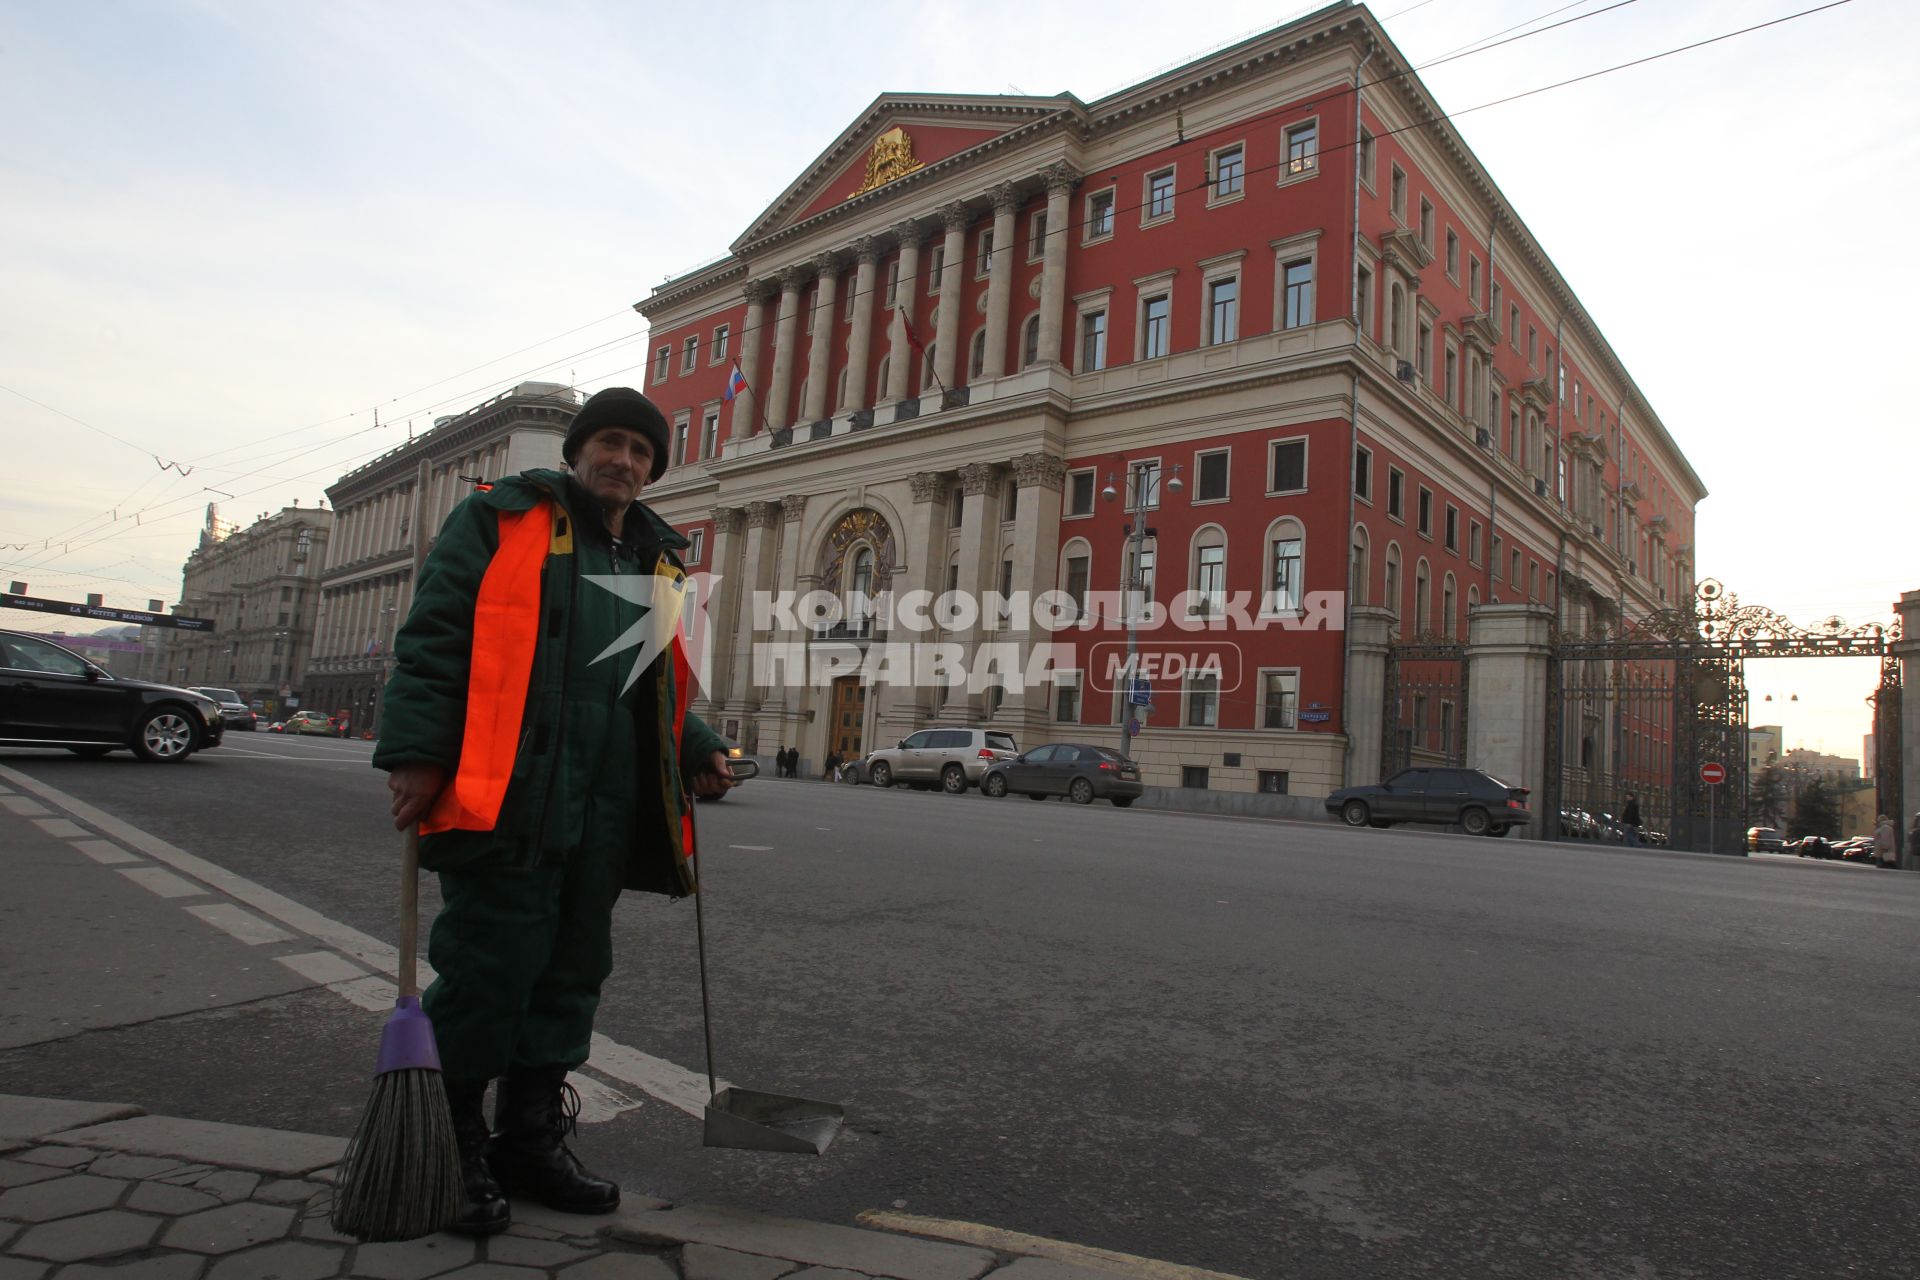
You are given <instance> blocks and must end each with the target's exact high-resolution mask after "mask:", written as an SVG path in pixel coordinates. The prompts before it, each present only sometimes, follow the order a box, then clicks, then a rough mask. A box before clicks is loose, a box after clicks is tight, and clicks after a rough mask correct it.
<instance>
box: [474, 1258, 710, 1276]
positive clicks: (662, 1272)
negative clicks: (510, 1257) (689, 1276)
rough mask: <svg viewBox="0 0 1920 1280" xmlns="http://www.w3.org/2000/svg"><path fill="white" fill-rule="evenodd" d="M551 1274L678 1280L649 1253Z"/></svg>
mask: <svg viewBox="0 0 1920 1280" xmlns="http://www.w3.org/2000/svg"><path fill="white" fill-rule="evenodd" d="M455 1274H456V1275H458V1274H460V1273H458V1272H456V1273H455ZM554 1274H555V1275H556V1276H560V1277H562V1280H679V1277H677V1276H675V1275H674V1274H673V1267H672V1266H670V1265H669V1264H668V1263H667V1261H666V1259H664V1258H656V1257H654V1256H653V1255H652V1254H650V1253H603V1254H601V1255H600V1256H599V1257H597V1258H589V1259H587V1260H586V1261H585V1262H577V1263H575V1264H574V1265H573V1266H571V1267H566V1268H564V1269H562V1270H560V1271H556V1272H554ZM449 1280H451V1278H449Z"/></svg>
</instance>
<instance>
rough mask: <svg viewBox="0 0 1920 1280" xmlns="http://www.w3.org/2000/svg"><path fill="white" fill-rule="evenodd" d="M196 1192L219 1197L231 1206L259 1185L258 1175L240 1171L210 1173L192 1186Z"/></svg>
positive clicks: (243, 1198) (250, 1193) (225, 1170)
mask: <svg viewBox="0 0 1920 1280" xmlns="http://www.w3.org/2000/svg"><path fill="white" fill-rule="evenodd" d="M193 1185H194V1189H195V1190H197V1191H205V1192H207V1193H208V1194H209V1195H216V1196H219V1197H220V1199H221V1200H223V1201H225V1202H226V1203H228V1204H232V1203H233V1202H234V1201H236V1200H245V1199H246V1198H247V1197H249V1196H251V1195H252V1194H253V1191H254V1188H255V1187H258V1186H259V1185H260V1175H259V1174H257V1173H247V1172H245V1171H243V1170H240V1169H222V1170H220V1172H218V1173H210V1174H208V1175H207V1176H206V1177H204V1178H202V1179H200V1181H198V1182H196V1183H194V1184H193Z"/></svg>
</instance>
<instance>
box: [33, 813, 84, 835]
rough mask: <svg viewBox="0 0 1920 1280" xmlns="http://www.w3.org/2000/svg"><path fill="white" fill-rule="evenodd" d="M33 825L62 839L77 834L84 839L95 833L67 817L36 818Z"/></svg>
mask: <svg viewBox="0 0 1920 1280" xmlns="http://www.w3.org/2000/svg"><path fill="white" fill-rule="evenodd" d="M33 825H34V826H36V827H38V828H40V829H41V830H42V831H44V832H46V833H47V834H48V835H50V836H59V837H60V838H61V839H62V840H71V839H73V838H74V837H75V836H79V837H81V838H82V839H84V838H86V837H87V836H90V835H92V834H93V832H91V831H89V830H87V829H86V828H85V827H83V826H81V825H80V824H79V823H77V822H72V821H69V820H68V819H66V818H35V819H34V820H33Z"/></svg>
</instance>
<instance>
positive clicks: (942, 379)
mask: <svg viewBox="0 0 1920 1280" xmlns="http://www.w3.org/2000/svg"><path fill="white" fill-rule="evenodd" d="M940 220H941V222H942V223H943V224H944V225H945V226H946V229H947V238H946V241H945V244H946V262H945V265H944V267H943V269H942V270H941V272H940V324H939V326H938V333H939V343H940V345H939V346H937V347H935V348H934V352H933V373H934V377H935V378H937V379H938V380H939V383H940V385H941V386H943V387H951V386H952V385H953V371H954V370H955V369H957V368H959V367H960V366H959V353H960V352H961V351H962V350H963V349H964V348H965V347H966V345H967V335H966V331H965V326H964V325H963V324H962V323H961V319H960V294H961V292H962V290H963V287H964V286H963V285H962V283H961V282H962V281H963V280H965V279H966V270H965V268H966V265H967V224H968V223H969V222H971V221H972V220H973V215H972V214H971V213H969V212H968V211H967V206H966V205H965V204H963V203H961V202H960V201H957V200H956V201H955V202H954V203H952V204H950V205H948V206H946V207H945V208H944V209H942V210H940Z"/></svg>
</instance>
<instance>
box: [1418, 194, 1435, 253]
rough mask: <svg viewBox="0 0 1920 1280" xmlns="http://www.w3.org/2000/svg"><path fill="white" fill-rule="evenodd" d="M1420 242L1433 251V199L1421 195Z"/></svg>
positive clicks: (1428, 250) (1429, 250) (1430, 251)
mask: <svg viewBox="0 0 1920 1280" xmlns="http://www.w3.org/2000/svg"><path fill="white" fill-rule="evenodd" d="M1420 243H1421V244H1423V245H1425V246H1426V247H1427V252H1428V253H1432V252H1433V201H1431V200H1429V199H1427V198H1426V197H1425V196H1421V197H1420Z"/></svg>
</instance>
